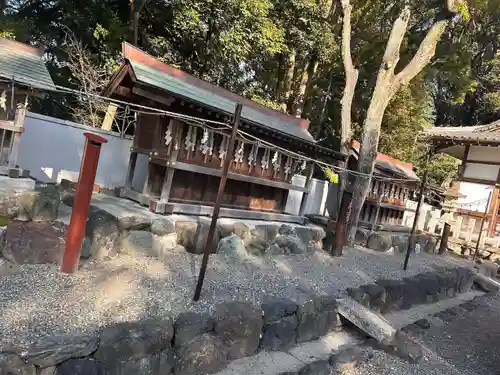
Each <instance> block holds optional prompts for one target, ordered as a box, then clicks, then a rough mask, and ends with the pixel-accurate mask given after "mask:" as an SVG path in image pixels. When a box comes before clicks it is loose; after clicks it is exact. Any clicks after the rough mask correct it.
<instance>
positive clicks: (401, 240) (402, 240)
mask: <svg viewBox="0 0 500 375" xmlns="http://www.w3.org/2000/svg"><path fill="white" fill-rule="evenodd" d="M409 239H410V238H409V237H408V235H404V234H401V235H394V236H393V237H392V246H393V247H394V251H395V252H398V253H404V252H406V250H408V241H409Z"/></svg>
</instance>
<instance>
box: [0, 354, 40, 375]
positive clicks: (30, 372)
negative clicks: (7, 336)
mask: <svg viewBox="0 0 500 375" xmlns="http://www.w3.org/2000/svg"><path fill="white" fill-rule="evenodd" d="M0 375H35V367H34V366H33V365H30V364H27V363H26V362H24V361H23V360H22V358H21V357H19V356H18V355H17V354H14V353H0Z"/></svg>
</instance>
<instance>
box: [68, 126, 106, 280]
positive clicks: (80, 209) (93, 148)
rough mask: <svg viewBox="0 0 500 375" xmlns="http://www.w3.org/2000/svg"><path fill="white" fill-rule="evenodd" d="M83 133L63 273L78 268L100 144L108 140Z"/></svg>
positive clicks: (71, 271)
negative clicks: (78, 172)
mask: <svg viewBox="0 0 500 375" xmlns="http://www.w3.org/2000/svg"><path fill="white" fill-rule="evenodd" d="M83 135H84V136H85V146H84V149H83V157H82V164H81V166H80V175H79V178H78V185H77V187H76V195H75V205H74V207H73V211H72V213H71V221H70V223H69V229H68V236H67V237H66V249H65V250H64V257H63V262H62V265H61V272H65V273H73V272H75V271H76V270H77V269H78V261H79V260H80V251H81V248H82V242H83V237H84V235H85V224H86V221H87V216H88V214H89V206H90V199H91V198H92V191H93V189H94V181H95V175H96V171H97V164H98V162H99V154H100V152H101V145H102V144H103V143H106V142H108V141H107V140H106V139H104V138H102V137H100V136H98V135H96V134H92V133H83Z"/></svg>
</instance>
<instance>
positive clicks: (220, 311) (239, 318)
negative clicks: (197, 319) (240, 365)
mask: <svg viewBox="0 0 500 375" xmlns="http://www.w3.org/2000/svg"><path fill="white" fill-rule="evenodd" d="M214 319H215V326H214V331H215V333H216V334H217V335H218V336H219V337H220V338H221V339H222V341H223V342H224V344H226V345H227V347H228V348H229V350H228V358H229V359H237V358H242V357H247V356H250V355H253V354H254V353H255V352H256V351H257V348H258V347H259V341H260V335H261V332H262V326H263V321H262V311H261V309H258V308H256V307H255V306H253V305H252V304H250V303H247V302H239V301H233V302H224V303H221V304H218V305H217V306H216V307H215V318H214Z"/></svg>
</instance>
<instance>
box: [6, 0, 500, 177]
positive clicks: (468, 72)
mask: <svg viewBox="0 0 500 375" xmlns="http://www.w3.org/2000/svg"><path fill="white" fill-rule="evenodd" d="M408 3H409V5H410V7H411V19H410V21H409V26H408V31H407V33H406V38H405V39H404V42H403V45H402V46H401V58H400V64H401V65H402V66H404V65H405V64H407V63H408V61H409V59H410V58H411V57H412V56H413V55H414V54H415V51H416V50H417V48H418V46H419V45H420V43H421V41H422V39H423V38H424V36H425V34H426V33H427V31H428V29H429V28H430V27H431V25H432V20H434V19H436V17H439V16H440V14H441V13H442V12H446V8H445V7H444V6H443V3H444V1H443V0H419V1H416V0H412V1H410V2H408ZM351 5H352V40H351V46H352V58H353V63H354V65H355V66H356V68H357V69H358V70H359V79H358V84H357V86H356V91H355V95H354V100H353V105H352V123H353V130H354V135H355V136H356V137H358V138H359V137H360V132H361V125H362V123H363V119H364V118H365V115H366V111H367V108H368V105H369V102H370V98H371V94H372V92H373V88H374V85H375V80H376V78H377V71H378V70H379V67H380V63H381V60H382V56H383V54H384V50H385V46H386V43H387V39H388V37H389V33H390V31H391V28H392V25H393V23H394V20H395V19H396V18H397V17H398V15H399V14H400V13H401V10H402V8H403V7H404V6H405V5H408V4H407V3H405V2H403V1H393V0H352V1H351ZM68 30H70V32H71V33H72V35H74V37H75V38H76V39H77V40H78V41H79V42H81V43H82V45H83V46H85V49H86V51H87V52H88V53H89V56H90V59H91V62H92V64H94V65H95V67H96V71H99V72H102V75H103V76H102V82H105V79H106V77H107V76H108V75H109V74H111V73H112V71H113V70H114V69H116V68H117V66H118V64H119V59H120V44H121V42H122V41H123V40H127V41H130V42H132V43H135V44H137V45H138V46H139V47H140V48H142V49H144V50H145V51H147V52H149V53H150V54H152V55H154V56H156V57H158V58H160V59H162V60H163V61H165V62H167V63H169V64H172V65H174V66H176V67H179V68H181V69H183V70H185V71H187V72H189V73H192V74H194V75H196V76H198V77H201V78H203V79H205V80H207V81H210V82H212V83H215V84H217V85H220V86H223V87H225V88H227V89H230V90H232V91H235V92H237V93H239V94H241V95H244V96H246V97H248V98H251V99H253V100H255V101H257V102H260V103H262V104H264V105H267V106H270V107H273V108H276V109H280V110H282V111H286V112H288V113H289V114H291V115H294V116H299V117H304V118H309V119H310V120H311V124H312V125H311V132H312V133H313V135H314V136H315V137H316V138H317V139H320V140H321V142H322V144H324V145H325V146H327V147H333V148H338V147H339V133H340V123H341V122H340V110H341V105H340V100H341V98H342V93H343V90H344V85H345V74H344V67H343V64H342V56H341V43H342V39H341V38H342V7H341V2H340V1H339V0H130V1H127V0H99V1H97V0H79V1H71V0H0V36H4V37H8V38H13V39H16V40H19V41H22V42H27V43H30V44H33V45H40V46H44V47H46V48H47V55H46V56H47V60H48V64H49V67H50V69H51V73H52V76H53V79H54V81H55V82H56V83H58V84H61V85H65V86H75V87H77V86H78V85H79V84H80V83H81V82H79V79H78V77H75V76H74V74H72V71H71V69H69V68H68V64H66V62H67V61H68V49H67V48H66V47H67V42H68V35H67V34H68ZM97 68H98V69H97ZM499 89H500V0H468V2H467V6H466V9H464V10H463V12H461V16H460V17H459V18H456V19H454V20H453V21H452V22H451V23H450V25H449V27H448V28H447V29H446V32H445V34H444V35H443V37H442V38H441V41H440V42H439V43H438V47H437V51H436V55H435V57H434V58H433V59H432V62H431V64H430V65H428V66H427V67H426V68H425V69H424V70H423V71H422V73H420V74H419V75H418V76H417V77H416V78H414V79H413V80H412V81H411V82H410V83H409V84H407V85H405V86H404V87H402V88H401V89H400V90H399V91H398V92H397V94H396V96H395V97H394V99H393V100H392V101H391V103H390V104H389V107H388V108H387V110H386V112H385V115H384V119H383V123H382V131H381V136H380V144H379V151H380V152H385V153H389V154H391V155H393V156H394V157H397V158H400V159H402V160H405V161H413V162H415V163H416V164H417V165H418V160H419V159H418V157H419V156H420V155H421V147H422V146H421V145H419V144H418V143H417V142H416V134H417V133H418V131H420V130H421V129H422V128H423V127H425V126H431V125H437V126H447V125H454V126H457V125H459V126H469V125H475V124H478V123H483V124H484V123H488V122H491V121H494V120H497V119H499V118H500V91H499ZM49 99H50V100H45V101H44V102H43V103H42V104H43V105H41V108H40V110H42V111H44V112H45V113H48V114H51V115H56V116H59V117H64V116H70V115H71V112H70V111H68V108H69V107H71V106H75V105H78V103H77V102H74V100H75V99H74V98H72V97H70V96H67V95H64V96H61V97H60V98H56V97H54V95H53V96H52V97H50V98H49ZM434 164H435V165H434ZM434 164H433V166H432V167H433V168H432V171H431V176H432V181H433V182H435V183H441V182H443V181H444V180H445V179H446V178H447V177H448V176H449V175H450V173H451V172H452V171H453V170H454V169H455V167H456V166H455V163H454V162H453V161H450V160H449V159H447V158H441V159H439V160H437V161H436V162H435V163H434Z"/></svg>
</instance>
